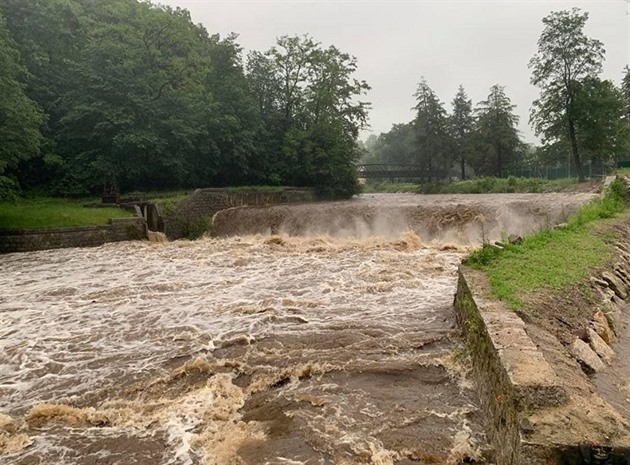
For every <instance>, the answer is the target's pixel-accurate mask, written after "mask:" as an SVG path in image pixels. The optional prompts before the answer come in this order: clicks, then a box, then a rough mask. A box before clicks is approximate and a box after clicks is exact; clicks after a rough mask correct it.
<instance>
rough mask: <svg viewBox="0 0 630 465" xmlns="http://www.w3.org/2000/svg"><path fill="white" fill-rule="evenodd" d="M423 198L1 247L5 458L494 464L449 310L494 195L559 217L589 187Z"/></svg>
mask: <svg viewBox="0 0 630 465" xmlns="http://www.w3.org/2000/svg"><path fill="white" fill-rule="evenodd" d="M412 197H413V198H415V199H423V198H422V197H419V196H398V195H395V196H375V197H373V198H369V197H368V198H365V197H364V198H362V199H361V200H358V201H354V202H339V203H333V204H318V205H310V206H309V205H304V206H292V207H273V208H256V209H233V210H229V211H227V212H224V213H220V214H219V215H218V216H217V220H218V221H217V223H216V224H217V227H218V228H223V233H224V234H231V235H234V234H241V236H235V237H230V238H224V239H203V240H200V241H196V242H185V241H182V242H172V243H166V244H152V243H142V242H128V243H118V244H108V245H105V246H102V247H98V248H93V249H67V250H56V251H43V252H33V253H25V254H12V255H6V256H4V257H3V259H2V261H1V262H0V290H1V292H0V463H3V464H4V463H6V464H9V463H11V464H13V463H18V464H27V463H28V464H30V463H55V464H87V463H100V464H130V463H134V464H147V465H148V464H219V465H223V464H347V465H349V464H370V463H371V464H377V465H386V464H394V463H399V464H411V463H418V462H419V463H458V462H459V461H461V460H464V459H465V458H466V457H468V458H469V459H475V460H477V461H482V460H483V457H484V454H485V453H486V452H487V451H486V450H485V446H484V437H483V433H482V419H481V418H480V413H479V412H478V410H477V403H476V399H475V395H474V392H473V390H472V386H471V385H470V383H469V381H468V378H467V376H466V370H465V369H464V368H463V367H464V366H465V363H462V350H461V349H462V347H461V341H460V338H459V331H458V329H457V328H456V325H455V320H454V314H453V310H452V307H451V304H452V297H453V293H454V288H455V282H456V267H457V264H458V263H459V261H460V260H461V258H462V257H463V256H464V254H465V251H466V249H465V248H464V247H463V246H464V245H465V238H466V237H468V238H469V239H468V240H469V242H472V243H476V241H478V240H479V237H481V234H482V233H481V232H480V231H479V228H481V224H483V225H484V226H483V228H485V232H483V234H484V235H485V234H498V235H499V236H500V233H501V231H498V228H500V227H501V224H500V223H499V222H498V221H497V220H496V218H498V215H497V213H496V212H504V214H506V215H507V214H508V213H509V214H515V215H517V214H518V215H520V219H519V222H520V223H518V227H519V228H520V230H519V231H512V230H510V229H509V228H516V227H517V221H515V220H514V219H512V220H511V221H508V222H506V223H503V225H504V226H507V227H508V229H507V230H506V231H503V232H509V233H522V232H523V230H526V229H529V230H532V229H536V228H539V227H541V225H544V224H546V223H548V222H552V221H553V222H558V221H561V220H562V215H564V214H566V215H568V214H570V213H571V212H572V211H573V210H574V209H575V208H576V206H577V205H578V204H579V203H581V202H584V201H585V200H586V199H587V198H588V196H580V195H576V194H572V196H551V197H550V196H546V197H545V196H538V197H529V198H524V197H526V196H519V197H518V198H517V199H516V201H517V202H520V203H518V205H519V206H518V207H513V206H512V207H509V206H507V205H508V203H507V202H505V201H504V200H505V199H504V198H503V197H505V196H503V197H502V196H495V197H493V201H492V202H489V203H488V202H487V201H486V203H485V204H484V203H483V202H482V203H476V204H475V203H473V202H471V201H470V200H466V199H464V198H461V199H457V198H452V197H451V199H450V200H449V199H448V198H447V197H446V196H444V198H442V199H439V198H435V203H434V207H431V206H430V203H426V202H425V201H424V200H422V202H425V203H422V202H419V203H418V204H417V205H414V204H413V201H412V200H411V199H412ZM486 197H487V196H486ZM470 198H472V197H469V198H468V199H470ZM479 199H481V200H483V198H482V197H477V198H475V201H477V200H479ZM502 199H503V200H502ZM420 203H422V205H420ZM515 205H516V204H515ZM519 209H520V210H519ZM326 211H327V212H328V215H329V216H328V217H326V216H325V215H326V214H325V212H326ZM464 211H465V212H468V213H465V214H464V213H463V212H464ZM526 211H529V212H533V213H531V215H530V216H527V215H526V214H525V213H524V212H526ZM278 212H280V213H278ZM353 212H354V213H353ZM420 212H422V214H419V213H420ZM449 212H451V213H453V214H455V215H456V217H455V220H448V218H449V216H448V214H450V213H449ZM458 212H459V213H458ZM536 212H538V213H536ZM457 214H459V216H457ZM221 215H224V216H225V217H226V218H230V219H231V223H228V222H227V221H226V220H221V219H220V216H221ZM322 215H323V216H322ZM353 215H354V216H353ZM387 215H390V216H387ZM466 215H469V216H466ZM492 215H495V216H494V217H492ZM248 218H249V219H248ZM466 218H468V219H466ZM344 221H345V223H344ZM431 221H433V223H431ZM501 221H503V220H501ZM228 224H231V226H229V227H231V228H233V229H232V230H228V226H227V225H228ZM432 224H433V225H434V226H435V227H434V226H432ZM248 225H249V226H248ZM251 225H255V228H259V229H267V228H268V231H267V230H256V231H249V230H246V229H247V228H249V229H252V228H253V227H254V226H251ZM274 225H275V226H274ZM344 225H346V226H344ZM347 225H355V227H354V229H352V228H351V227H349V226H347ZM449 225H450V226H449ZM492 225H494V226H492ZM274 228H275V229H274ZM333 229H335V230H334V231H333ZM475 229H477V230H478V231H477V232H476V233H475V232H474V231H475ZM495 230H497V231H496V232H495ZM265 232H269V233H274V234H277V235H265V234H264V233H265ZM257 234H258V235H257ZM290 235H293V236H294V237H291V236H290Z"/></svg>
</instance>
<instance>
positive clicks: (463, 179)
mask: <svg viewBox="0 0 630 465" xmlns="http://www.w3.org/2000/svg"><path fill="white" fill-rule="evenodd" d="M461 163H462V181H465V180H466V159H465V157H464V155H462V158H461Z"/></svg>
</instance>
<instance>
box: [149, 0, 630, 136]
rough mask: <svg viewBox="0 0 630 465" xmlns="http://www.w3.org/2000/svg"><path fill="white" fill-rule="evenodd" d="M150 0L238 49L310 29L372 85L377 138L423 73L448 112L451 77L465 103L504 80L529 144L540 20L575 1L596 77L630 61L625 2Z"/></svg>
mask: <svg viewBox="0 0 630 465" xmlns="http://www.w3.org/2000/svg"><path fill="white" fill-rule="evenodd" d="M157 1H158V2H159V3H162V4H165V5H169V6H173V7H174V6H180V7H183V8H186V9H188V10H189V11H190V12H191V15H192V18H193V20H194V21H195V22H198V23H202V24H203V25H204V26H205V27H206V28H207V29H208V31H209V32H210V33H211V34H213V33H219V34H221V35H222V36H225V35H227V34H228V33H230V32H236V33H238V34H239V43H240V44H241V45H242V46H243V47H244V48H245V50H246V51H249V50H261V51H262V50H267V49H268V48H270V47H271V46H272V45H273V44H274V43H275V39H276V38H277V37H279V36H281V35H285V34H288V35H293V34H300V35H301V34H309V35H311V36H312V37H313V38H314V39H316V40H318V41H319V42H321V43H322V44H323V45H325V46H328V45H332V44H334V45H336V46H337V47H338V48H340V49H341V50H343V51H344V52H348V53H350V54H352V55H354V56H356V57H357V59H358V65H359V69H358V72H357V75H356V77H357V78H359V79H365V80H366V81H367V82H368V83H369V84H370V85H371V86H372V90H371V91H370V93H369V94H368V96H367V98H366V100H368V101H370V102H371V103H372V110H371V111H370V123H371V130H370V132H374V133H376V134H379V133H381V132H385V131H388V130H389V129H390V128H391V126H392V124H394V123H402V122H408V121H410V120H411V119H412V118H413V112H412V111H411V107H412V106H413V105H414V100H413V96H412V95H413V93H414V92H415V89H416V87H417V84H418V82H419V80H420V77H421V76H424V77H425V78H426V80H427V82H428V84H429V85H430V86H431V88H432V89H433V90H434V91H435V92H436V93H437V95H438V96H439V97H440V99H441V100H442V101H443V102H444V103H445V104H446V108H447V109H448V110H449V111H450V101H451V100H452V99H453V97H454V95H455V93H456V92H457V88H458V86H459V84H460V83H461V84H463V85H464V88H465V89H466V91H467V93H468V95H469V97H470V98H471V99H472V100H473V103H474V104H476V103H477V102H479V101H480V100H484V99H485V97H486V96H487V95H488V90H489V88H490V86H492V85H493V84H497V83H498V84H500V85H503V86H505V87H506V93H507V95H508V96H509V97H510V98H511V99H512V102H513V103H515V104H516V105H517V109H516V111H517V113H518V114H519V115H520V116H521V121H520V130H521V132H522V135H523V138H524V139H525V140H526V141H528V142H534V141H535V137H534V135H533V132H532V130H531V128H530V127H529V124H528V119H529V110H530V107H531V103H532V101H533V100H534V99H535V98H536V97H537V96H538V90H537V89H536V88H535V87H533V86H532V85H531V84H530V83H529V78H530V72H529V70H528V68H527V63H528V62H529V60H530V58H531V57H532V56H533V55H534V53H535V52H536V49H537V40H538V37H539V36H540V32H541V31H542V22H541V19H542V18H543V17H544V16H546V15H547V14H549V12H551V11H556V10H562V9H569V8H571V7H574V6H577V7H579V8H581V9H582V10H584V11H588V12H589V14H590V17H589V21H588V23H587V27H586V33H587V34H588V35H589V36H590V37H593V38H596V39H599V40H601V41H602V42H603V43H604V46H605V48H606V61H605V63H604V71H603V77H604V78H606V79H611V80H613V81H614V82H615V83H617V84H618V83H619V82H620V80H621V76H622V71H623V68H624V66H626V65H627V64H628V62H629V49H630V34H629V25H630V16H628V15H627V11H628V4H627V2H626V1H624V0H599V1H537V0H524V1H517V0H503V1H499V0H496V1H474V0H462V1H264V0H258V1H256V0H253V1H231V2H225V1H210V0H157ZM368 133H369V132H366V133H364V135H363V136H364V137H366V136H367V134H368Z"/></svg>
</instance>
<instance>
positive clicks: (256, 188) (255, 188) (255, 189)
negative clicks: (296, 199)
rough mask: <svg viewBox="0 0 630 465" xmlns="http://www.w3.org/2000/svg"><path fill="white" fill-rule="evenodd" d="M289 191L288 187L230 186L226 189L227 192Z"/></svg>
mask: <svg viewBox="0 0 630 465" xmlns="http://www.w3.org/2000/svg"><path fill="white" fill-rule="evenodd" d="M285 189H291V187H289V186H232V187H226V188H225V190H227V191H228V192H282V191H283V190H285Z"/></svg>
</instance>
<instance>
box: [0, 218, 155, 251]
mask: <svg viewBox="0 0 630 465" xmlns="http://www.w3.org/2000/svg"><path fill="white" fill-rule="evenodd" d="M146 229H147V228H146V221H145V219H144V218H116V219H111V220H109V224H107V225H103V226H86V227H75V228H51V229H25V230H0V253H10V252H29V251H33V250H45V249H59V248H65V247H94V246H98V245H102V244H105V243H106V242H119V241H128V240H138V239H145V238H146V237H147V233H146Z"/></svg>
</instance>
